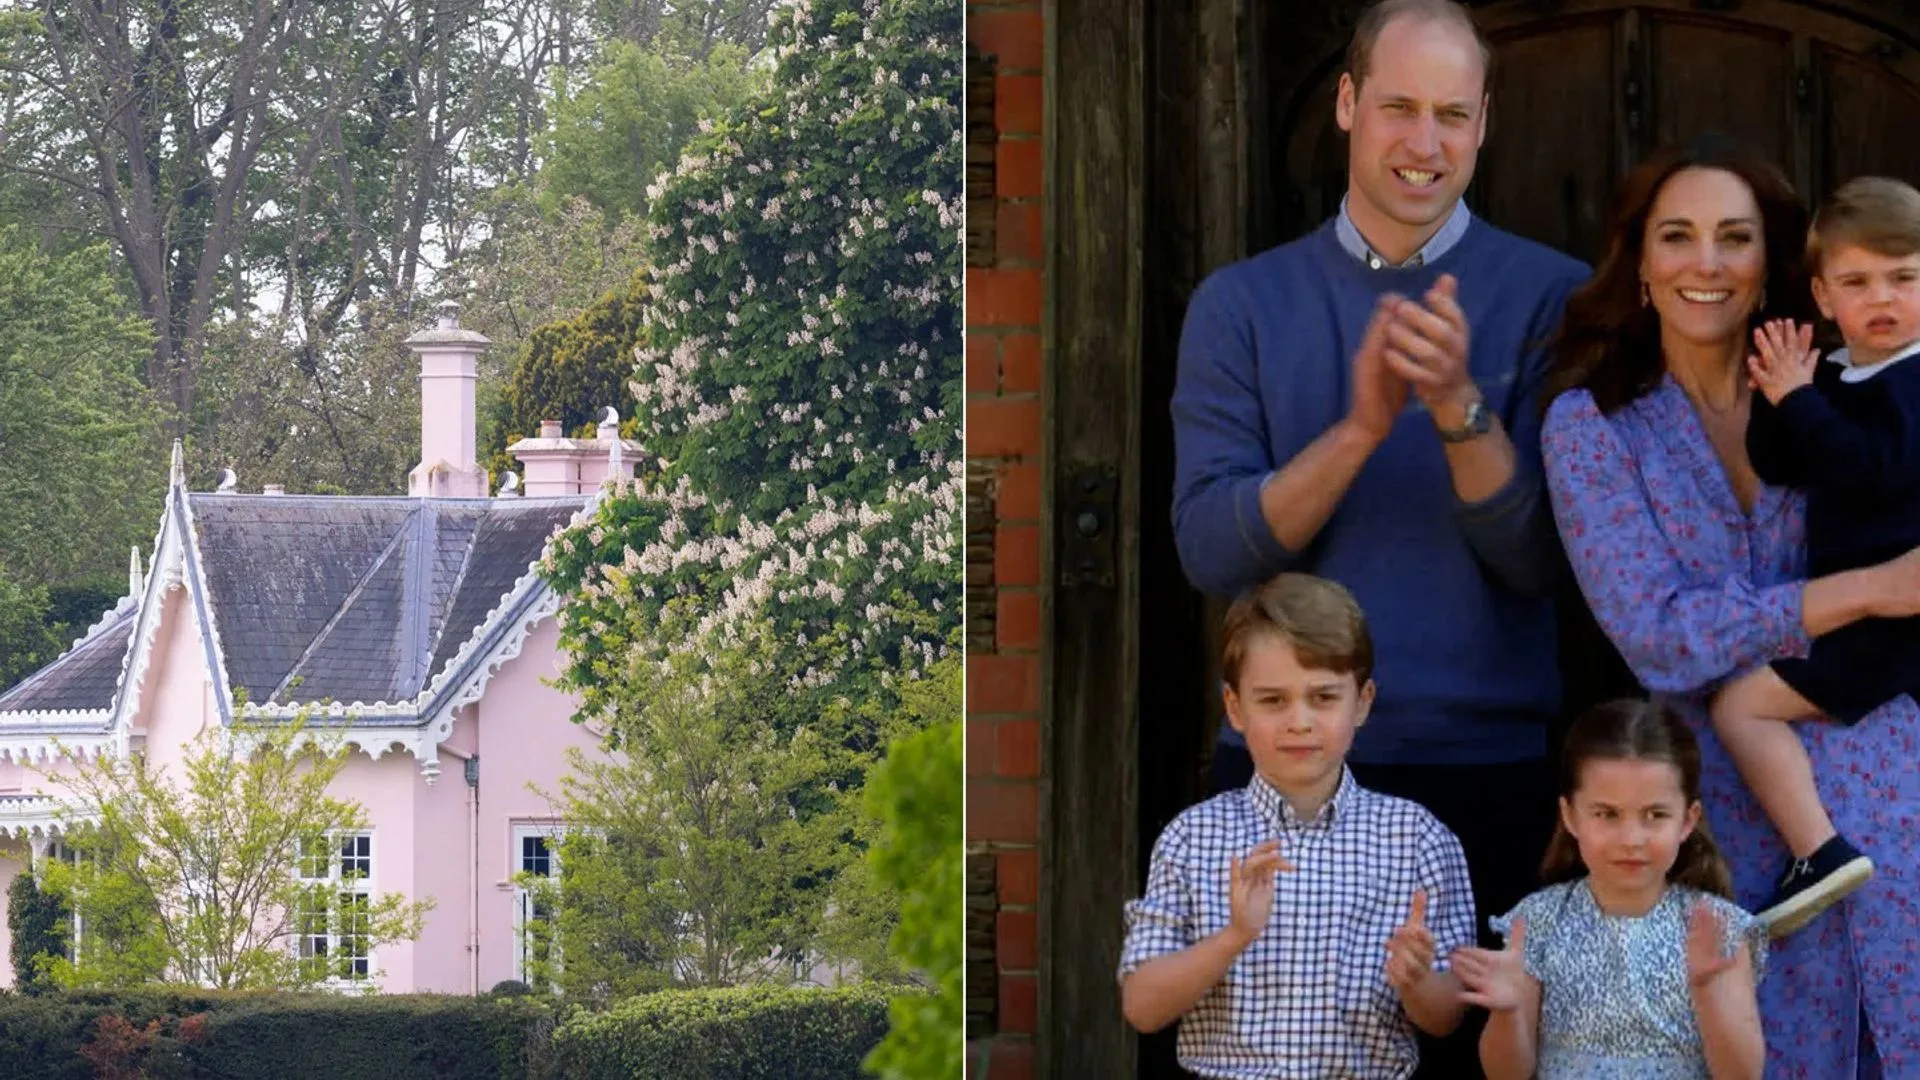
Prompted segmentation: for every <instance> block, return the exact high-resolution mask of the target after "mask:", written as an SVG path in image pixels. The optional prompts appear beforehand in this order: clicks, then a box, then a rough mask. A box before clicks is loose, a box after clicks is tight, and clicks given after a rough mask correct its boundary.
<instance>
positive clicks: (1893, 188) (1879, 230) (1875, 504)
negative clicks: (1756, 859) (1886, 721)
mask: <svg viewBox="0 0 1920 1080" xmlns="http://www.w3.org/2000/svg"><path fill="white" fill-rule="evenodd" d="M1807 246H1808V251H1807V255H1808V260H1809V266H1810V267H1811V269H1812V271H1813V297H1814V301H1815V303H1817V304H1818V305H1819V307H1820V313H1821V314H1822V315H1825V316H1826V317H1827V318H1829V319H1831V320H1833V321H1834V322H1835V323H1836V324H1838V326H1839V328H1840V336H1841V338H1842V339H1843V340H1844V341H1845V343H1846V348H1844V349H1841V350H1840V351H1838V352H1836V353H1835V354H1834V355H1833V356H1832V357H1831V358H1830V362H1829V363H1826V364H1818V363H1817V360H1818V358H1819V353H1818V351H1817V350H1814V349H1813V348H1812V341H1813V335H1812V329H1811V328H1810V327H1805V326H1798V327H1796V326H1793V325H1790V324H1769V325H1767V326H1764V327H1761V328H1760V329H1759V330H1756V331H1755V332H1754V340H1755V343H1756V345H1757V346H1758V354H1757V355H1756V356H1754V357H1752V358H1750V359H1749V360H1748V367H1749V369H1750V371H1751V373H1752V376H1753V382H1754V385H1755V386H1756V387H1757V388H1758V389H1759V391H1760V394H1759V395H1757V396H1756V397H1755V400H1754V402H1753V415H1752V420H1751V421H1750V423H1749V425H1748V428H1747V452H1748V455H1749V456H1750V457H1751V458H1752V459H1753V467H1754V471H1755V472H1757V473H1758V474H1759V475H1760V478H1761V479H1763V480H1765V481H1767V482H1768V483H1770V484H1777V485H1785V486H1790V487H1797V488H1805V489H1806V490H1807V563H1808V566H1807V569H1808V575H1809V576H1810V577H1821V576H1825V575H1827V574H1833V573H1839V572H1842V571H1846V570H1852V569H1856V568H1858V567H1862V566H1867V565H1870V564H1873V563H1877V562H1880V561H1882V560H1883V559H1885V558H1889V557H1892V556H1895V555H1900V554H1903V553H1905V552H1907V551H1908V550H1910V549H1912V548H1914V547H1915V546H1920V362H1914V361H1912V360H1911V357H1913V356H1914V354H1915V353H1920V191H1915V190H1914V189H1913V188H1912V187H1910V186H1909V185H1907V184H1904V183H1902V182H1900V181H1898V180H1888V179H1884V178H1880V177H1863V178H1861V179H1858V180H1854V181H1852V182H1850V183H1848V184H1846V185H1845V186H1843V187H1841V188H1840V190H1839V191H1837V192H1835V193H1834V195H1833V198H1832V200H1831V201H1830V202H1828V203H1827V205H1826V206H1823V207H1821V209H1820V211H1819V212H1818V213H1817V214H1815V215H1814V220H1813V228H1812V230H1811V235H1810V237H1809V240H1808V245H1807ZM1816 368H1818V371H1816V370H1815V369H1816ZM1916 691H1920V620H1916V619H1863V620H1861V621H1859V622H1855V623H1852V624H1850V625H1847V626H1844V627H1841V628H1840V629H1838V630H1835V631H1833V632H1832V633H1829V634H1826V635H1823V636H1822V637H1820V638H1819V639H1817V640H1816V641H1815V642H1814V643H1813V647H1812V650H1811V652H1810V653H1809V655H1808V656H1807V657H1805V658H1804V659H1800V658H1795V659H1786V660H1776V661H1774V662H1773V663H1772V664H1770V665H1768V666H1767V667H1763V668H1760V669H1758V670H1756V671H1753V672H1751V673H1749V674H1747V675H1744V676H1742V677H1741V678H1739V679H1737V680H1735V681H1734V682H1732V683H1730V684H1729V685H1728V686H1727V687H1726V688H1725V689H1724V690H1722V691H1721V693H1720V695H1719V697H1718V698H1717V699H1716V700H1715V702H1714V713H1713V721H1714V729H1715V730H1716V731H1717V732H1718V733H1719V735H1720V741H1721V742H1722V743H1724V744H1725V745H1726V747H1727V751H1728V753H1729V754H1730V755H1731V756H1732V757H1733V760H1734V764H1735V765H1736V766H1738V767H1739V769H1740V775H1741V776H1742V777H1743V778H1744V779H1745V780H1746V782H1747V787H1748V788H1749V789H1751V790H1752V791H1753V793H1754V797H1755V798H1756V799H1757V800H1758V801H1759V803H1760V806H1761V808H1762V809H1764V810H1765V811H1766V813H1767V816H1768V817H1769V818H1770V819H1771V820H1772V821H1773V824H1774V827H1775V828H1777V829H1779V830H1780V835H1781V838H1782V839H1783V840H1785V841H1786V844H1787V847H1788V849H1789V850H1790V851H1791V852H1792V854H1793V860H1792V862H1791V863H1789V864H1788V866H1787V868H1786V871H1785V872H1784V873H1782V874H1781V877H1780V884H1779V886H1778V888H1777V889H1776V890H1775V892H1774V895H1773V897H1772V899H1771V900H1769V901H1768V902H1767V905H1766V907H1764V908H1763V909H1761V910H1760V911H1759V912H1758V913H1757V914H1758V915H1759V917H1760V918H1761V919H1762V920H1763V921H1764V922H1766V923H1767V924H1768V929H1769V930H1770V932H1771V933H1773V934H1774V935H1775V936H1783V935H1786V934H1790V933H1792V932H1793V931H1795V930H1798V929H1799V928H1800V927H1802V926H1805V925H1806V924H1807V922H1809V921H1810V920H1811V919H1813V917H1814V916H1816V915H1818V914H1819V913H1820V912H1822V911H1824V910H1825V909H1826V908H1828V907H1830V906H1832V905H1833V904H1834V903H1835V902H1836V901H1838V900H1839V899H1840V898H1841V897H1843V896H1845V895H1847V894H1848V893H1850V892H1852V891H1853V890H1855V889H1857V888H1859V887H1860V886H1861V885H1863V884H1865V883H1866V881H1867V879H1868V878H1870V877H1871V876H1872V875H1873V862H1872V860H1870V859H1868V858H1867V857H1866V856H1865V855H1863V854H1861V853H1860V851H1859V849H1858V848H1856V847H1854V846H1853V844H1851V843H1850V842H1848V840H1847V839H1846V837H1844V836H1841V835H1840V834H1839V832H1838V831H1837V830H1835V828H1834V825H1833V821H1832V820H1831V819H1830V818H1829V817H1828V816H1827V812H1826V809H1825V807H1823V806H1822V805H1821V803H1820V796H1819V794H1818V792H1817V791H1816V789H1815V787H1814V782H1813V766H1812V763H1811V762H1810V761H1809V760H1808V757H1807V751H1806V748H1805V747H1804V746H1803V745H1802V744H1801V742H1800V736H1799V734H1798V733H1797V732H1795V731H1794V729H1793V728H1792V727H1790V726H1788V725H1787V724H1786V723H1784V721H1790V720H1800V719H1807V718H1811V717H1825V718H1827V719H1830V720H1833V721H1836V722H1839V723H1842V724H1855V723H1858V722H1860V721H1861V720H1862V719H1864V718H1865V717H1866V716H1867V714H1869V713H1871V712H1873V711H1874V710H1875V709H1877V708H1879V707H1880V706H1881V705H1883V704H1885V703H1887V702H1888V701H1891V700H1893V699H1894V698H1897V697H1899V696H1900V695H1902V694H1914V695H1915V696H1916V697H1920V693H1917V692H1916Z"/></svg>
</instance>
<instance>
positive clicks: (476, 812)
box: [440, 745, 480, 997]
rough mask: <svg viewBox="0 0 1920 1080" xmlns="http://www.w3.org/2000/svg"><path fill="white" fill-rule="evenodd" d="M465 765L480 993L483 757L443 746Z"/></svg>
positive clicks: (472, 932) (475, 984)
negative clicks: (481, 784) (481, 786)
mask: <svg viewBox="0 0 1920 1080" xmlns="http://www.w3.org/2000/svg"><path fill="white" fill-rule="evenodd" d="M440 750H441V752H442V753H445V754H451V755H453V756H454V757H457V758H460V759H461V760H462V761H463V762H464V763H465V768H464V769H463V770H462V772H463V774H464V775H465V777H466V781H467V886H468V888H467V993H469V994H471V995H473V996H475V997H478V996H479V994H480V755H479V754H467V753H462V752H461V751H459V750H455V749H454V748H453V747H451V746H445V745H443V746H441V747H440Z"/></svg>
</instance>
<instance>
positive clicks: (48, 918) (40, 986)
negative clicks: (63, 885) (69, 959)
mask: <svg viewBox="0 0 1920 1080" xmlns="http://www.w3.org/2000/svg"><path fill="white" fill-rule="evenodd" d="M72 918H73V913H72V912H70V911H68V910H67V906H66V905H65V904H64V903H62V902H61V901H60V898H59V897H58V896H55V895H53V894H52V893H49V892H47V891H46V890H44V889H42V888H40V883H39V881H38V879H37V878H36V876H35V872H34V871H33V870H32V869H27V870H22V871H21V872H20V874H19V876H18V877H15V878H14V879H13V884H12V885H11V886H9V887H8V889H7V941H8V942H9V944H10V945H11V946H12V950H13V985H14V987H15V988H17V989H18V990H20V992H22V993H26V994H38V993H43V992H45V991H47V990H50V989H52V988H53V982H52V979H51V978H49V977H48V975H47V972H46V964H47V963H49V962H51V961H52V959H53V958H54V957H57V956H64V955H66V952H67V945H68V940H67V938H68V933H67V931H68V927H69V926H70V925H71V923H72ZM43 957H44V958H45V960H43V959H42V958H43Z"/></svg>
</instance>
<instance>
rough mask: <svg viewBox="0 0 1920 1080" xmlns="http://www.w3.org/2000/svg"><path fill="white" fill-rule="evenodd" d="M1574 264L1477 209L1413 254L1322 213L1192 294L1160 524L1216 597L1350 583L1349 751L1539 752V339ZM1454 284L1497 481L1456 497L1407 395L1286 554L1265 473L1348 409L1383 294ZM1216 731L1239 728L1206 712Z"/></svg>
mask: <svg viewBox="0 0 1920 1080" xmlns="http://www.w3.org/2000/svg"><path fill="white" fill-rule="evenodd" d="M1588 273H1589V271H1588V269H1587V267H1586V266H1585V265H1583V264H1581V263H1580V262H1578V261H1577V260H1575V259H1572V258H1569V257H1568V256H1565V255H1562V254H1560V253H1558V252H1556V251H1553V250H1552V249H1550V248H1547V247H1545V246H1542V245H1540V244H1536V243H1534V242H1532V241H1529V240H1524V239H1522V238H1520V237H1517V236H1514V235H1513V234H1511V233H1507V232H1504V231H1502V230H1499V229H1496V228H1494V227H1493V226H1491V225H1488V224H1487V223H1486V222H1485V221H1483V220H1479V219H1477V218H1476V219H1474V220H1473V221H1472V223H1471V225H1470V226H1469V228H1468V230H1467V232H1466V234H1465V235H1464V236H1462V237H1461V239H1460V242H1459V243H1458V244H1456V245H1455V246H1454V247H1453V248H1451V249H1449V250H1448V251H1447V252H1445V253H1444V254H1443V255H1441V256H1440V257H1439V258H1436V259H1434V260H1433V261H1432V262H1430V263H1428V264H1426V265H1424V266H1417V267H1386V268H1382V269H1373V268H1370V267H1368V266H1367V265H1366V264H1365V263H1363V262H1361V261H1360V260H1358V259H1355V258H1354V257H1353V256H1352V255H1351V254H1349V253H1348V252H1347V251H1345V250H1344V249H1343V248H1341V246H1340V244H1339V241H1338V239H1337V237H1336V236H1335V234H1334V226H1333V224H1332V222H1328V223H1327V224H1325V225H1323V226H1322V227H1320V228H1319V229H1316V230H1315V231H1314V232H1312V233H1310V234H1308V235H1306V236H1304V237H1302V238H1300V239H1299V240H1296V241H1293V242H1292V243H1289V244H1286V245H1283V246H1281V247H1278V248H1274V249H1272V250H1270V251H1267V252H1264V253H1262V254H1260V255H1256V256H1253V257H1252V258H1248V259H1245V260H1242V261H1240V262H1237V263H1233V264H1231V265H1229V266H1226V267H1223V268H1221V269H1220V270H1218V271H1215V272H1214V273H1213V274H1212V275H1210V276H1209V277H1208V278H1207V279H1206V280H1205V281H1204V282H1202V283H1201V285H1200V287H1199V289H1198V290H1196V291H1195V293H1194V296H1193V299H1192V301H1191V303H1190V305H1189V307H1188V311H1187V318H1186V323H1185V327H1184V329H1183V331H1182V335H1181V341H1180V360H1179V363H1180V368H1179V376H1178V381H1177V384H1176V388H1175V391H1174V396H1173V403H1172V411H1173V421H1174V444H1175V465H1174V473H1175V476H1174V507H1173V524H1174V533H1175V540H1176V543H1177V546H1178V549H1179V552H1180V559H1181V563H1182V565H1183V566H1184V567H1185V569H1186V572H1187V576H1188V578H1189V580H1191V581H1192V582H1193V583H1194V584H1195V585H1197V586H1199V587H1200V588H1201V589H1203V590H1205V591H1207V592H1210V593H1214V594H1216V595H1221V596H1232V595H1233V594H1235V593H1237V592H1239V591H1241V590H1243V589H1245V588H1248V587H1249V586H1252V585H1254V584H1257V583H1258V582H1261V581H1264V580H1266V579H1267V578H1269V577H1271V576H1273V575H1274V574H1277V573H1280V572H1281V571H1283V570H1299V571H1303V572H1306V573H1311V574H1317V575H1319V576H1322V577H1326V578H1330V579H1332V580H1334V581H1338V582H1340V583H1341V584H1343V585H1345V586H1346V587H1347V588H1348V589H1350V590H1352V592H1353V593H1354V596H1355V597H1356V598H1357V599H1358V600H1359V602H1360V604H1361V606H1362V608H1363V609H1364V610H1365V611H1366V614H1367V621H1368V624H1369V626H1370V628H1371V630H1372V634H1373V641H1374V658H1375V678H1376V679H1377V680H1378V683H1379V696H1378V699H1377V700H1376V702H1375V705H1374V708H1373V712H1372V715H1371V717H1370V718H1369V719H1368V721H1367V723H1366V724H1365V725H1364V726H1363V727H1362V728H1361V729H1360V731H1359V733H1358V735H1357V736H1356V737H1355V740H1354V745H1353V750H1352V758H1353V760H1355V761H1359V762H1363V763H1372V764H1414V763H1432V764H1491V763H1497V762H1506V761H1521V760H1527V759H1530V758H1536V757H1539V756H1541V755H1543V754H1544V753H1545V752H1546V721H1547V720H1548V719H1550V718H1551V717H1552V716H1553V714H1554V713H1555V712H1556V711H1557V710H1558V709H1559V707H1560V676H1559V667H1558V655H1557V643H1556V631H1555V625H1556V623H1555V618H1554V609H1553V600H1552V592H1553V585H1554V582H1555V580H1556V579H1557V577H1558V575H1559V573H1560V568H1561V566H1562V565H1563V558H1564V557H1563V555H1562V554H1561V549H1560V544H1559V539H1558V536H1557V534H1556V533H1555V531H1554V526H1553V519H1552V514H1551V511H1550V509H1549V507H1548V505H1547V499H1546V494H1545V490H1544V486H1543V483H1542V480H1541V471H1540V445H1539V443H1540V438H1539V433H1540V404H1539V390H1540V381H1541V378H1542V376H1543V374H1544V371H1545V366H1546V349H1545V344H1546V341H1547V339H1548V337H1549V335H1550V334H1551V333H1552V332H1553V330H1554V329H1555V327H1556V326H1557V325H1558V323H1559V320H1560V315H1561V311H1562V309H1563V308H1564V306H1565V302H1566V297H1567V294H1568V293H1569V292H1571V291H1572V290H1573V289H1574V288H1575V287H1577V286H1578V285H1579V284H1580V283H1581V282H1582V281H1584V280H1585V279H1586V277H1587V275H1588ZM1441 274H1452V275H1454V277H1455V278H1457V279H1458V281H1459V292H1458V297H1459V303H1460V305H1461V307H1462V309H1463V310H1464V311H1465V312H1466V315H1467V320H1468V325H1469V328H1470V334H1471V338H1470V343H1471V356H1470V360H1469V364H1470V367H1471V369H1472V372H1473V377H1474V381H1475V382H1476V383H1477V384H1478V385H1479V387H1480V390H1481V392H1482V393H1483V394H1484V395H1485V396H1486V400H1487V406H1488V408H1490V409H1492V410H1494V411H1495V412H1496V413H1497V414H1498V415H1499V417H1500V419H1501V423H1502V424H1503V425H1504V426H1505V428H1506V430H1507V432H1508V433H1509V435H1510V437H1511V438H1512V439H1513V442H1514V445H1515V447H1516V448H1517V451H1518V462H1519V467H1518V469H1517V470H1516V472H1515V475H1514V477H1513V479H1512V481H1511V482H1509V483H1508V484H1507V485H1506V486H1505V487H1504V488H1502V489H1501V490H1500V491H1498V492H1496V493H1495V494H1494V495H1493V496H1492V497H1491V498H1489V499H1487V500H1486V501H1485V502H1482V503H1479V504H1475V505H1467V504H1464V503H1462V502H1461V501H1460V500H1459V498H1458V497H1457V496H1456V495H1455V493H1454V490H1453V481H1452V474H1451V473H1450V472H1449V471H1448V468H1447V463H1446V457H1445V454H1444V451H1443V444H1442V443H1441V442H1440V438H1439V435H1438V433H1437V432H1436V431H1435V430H1434V425H1433V422H1432V421H1431V419H1429V418H1428V417H1427V416H1426V415H1425V413H1424V411H1423V410H1422V409H1421V407H1420V405H1419V402H1418V400H1417V399H1412V398H1410V399H1409V402H1408V407H1407V411H1406V412H1404V413H1403V414H1402V415H1401V417H1400V419H1399V421H1398V422H1397V423H1396V424H1395V426H1394V428H1393V431H1392V433H1391V434H1390V435H1389V436H1388V438H1387V439H1386V441H1385V442H1383V443H1382V444H1381V445H1380V447H1379V449H1378V450H1376V451H1375V452H1374V454H1373V456H1372V457H1371V458H1370V459H1369V460H1368V461H1367V463H1366V465H1365V466H1364V467H1363V468H1362V469H1361V471H1360V474H1359V476H1358V477H1357V478H1356V479H1355V480H1354V483H1353V486H1352V487H1351V488H1349V489H1348V491H1347V494H1346V496H1345V497H1344V498H1343V499H1342V500H1341V501H1340V504H1339V506H1338V508H1337V509H1336V510H1335V511H1334V513H1333V516H1332V517H1331V518H1329V519H1328V521H1327V523H1326V525H1325V526H1323V527H1322V528H1321V530H1320V532H1319V534H1318V535H1317V536H1315V538H1314V539H1313V541H1312V542H1311V543H1310V544H1308V545H1307V547H1306V549H1305V550H1302V551H1297V552H1296V551H1288V550H1286V549H1285V548H1284V547H1282V546H1281V544H1280V543H1279V541H1278V540H1277V539H1275V538H1274V536H1273V533H1272V531H1271V530H1270V529H1269V528H1268V527H1267V524H1266V521H1265V519H1264V517H1263V516H1262V515H1261V512H1260V485H1261V483H1262V481H1263V480H1264V479H1265V478H1266V477H1267V475H1268V474H1270V473H1271V472H1272V471H1273V470H1275V469H1276V468H1279V467H1280V466H1283V465H1285V464H1286V463H1287V462H1288V461H1289V460H1291V459H1292V458H1293V457H1294V455H1296V454H1298V453H1300V452H1301V451H1302V450H1304V449H1305V448H1306V447H1307V445H1308V444H1309V443H1311V442H1312V441H1313V440H1314V439H1315V438H1318V437H1319V436H1320V434H1321V433H1322V432H1324V431H1326V430H1327V429H1328V428H1329V427H1331V426H1332V425H1333V424H1335V423H1336V422H1338V421H1339V420H1341V419H1342V418H1344V417H1345V416H1346V415H1347V410H1348V403H1349V401H1350V399H1351V394H1352V383H1353V379H1352V370H1353V354H1354V351H1355V349H1357V348H1358V346H1359V344H1360V341H1361V338H1362V337H1363V336H1364V333H1365V330H1366V326H1367V322H1368V320H1369V319H1370V318H1371V317H1372V314H1373V309H1374V305H1375V303H1376V302H1377V300H1378V299H1379V297H1380V296H1381V295H1382V294H1384V293H1387V292H1396V293H1399V294H1400V295H1403V296H1409V297H1414V298H1418V297H1420V296H1421V295H1423V294H1424V293H1425V292H1426V291H1427V290H1428V289H1429V288H1431V287H1432V286H1433V284H1434V282H1435V281H1436V280H1438V278H1439V277H1440V275H1441ZM1222 737H1223V738H1224V739H1225V740H1227V741H1229V742H1234V741H1238V735H1237V733H1235V732H1233V731H1232V729H1231V728H1230V727H1227V726H1225V725H1223V726H1222Z"/></svg>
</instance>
